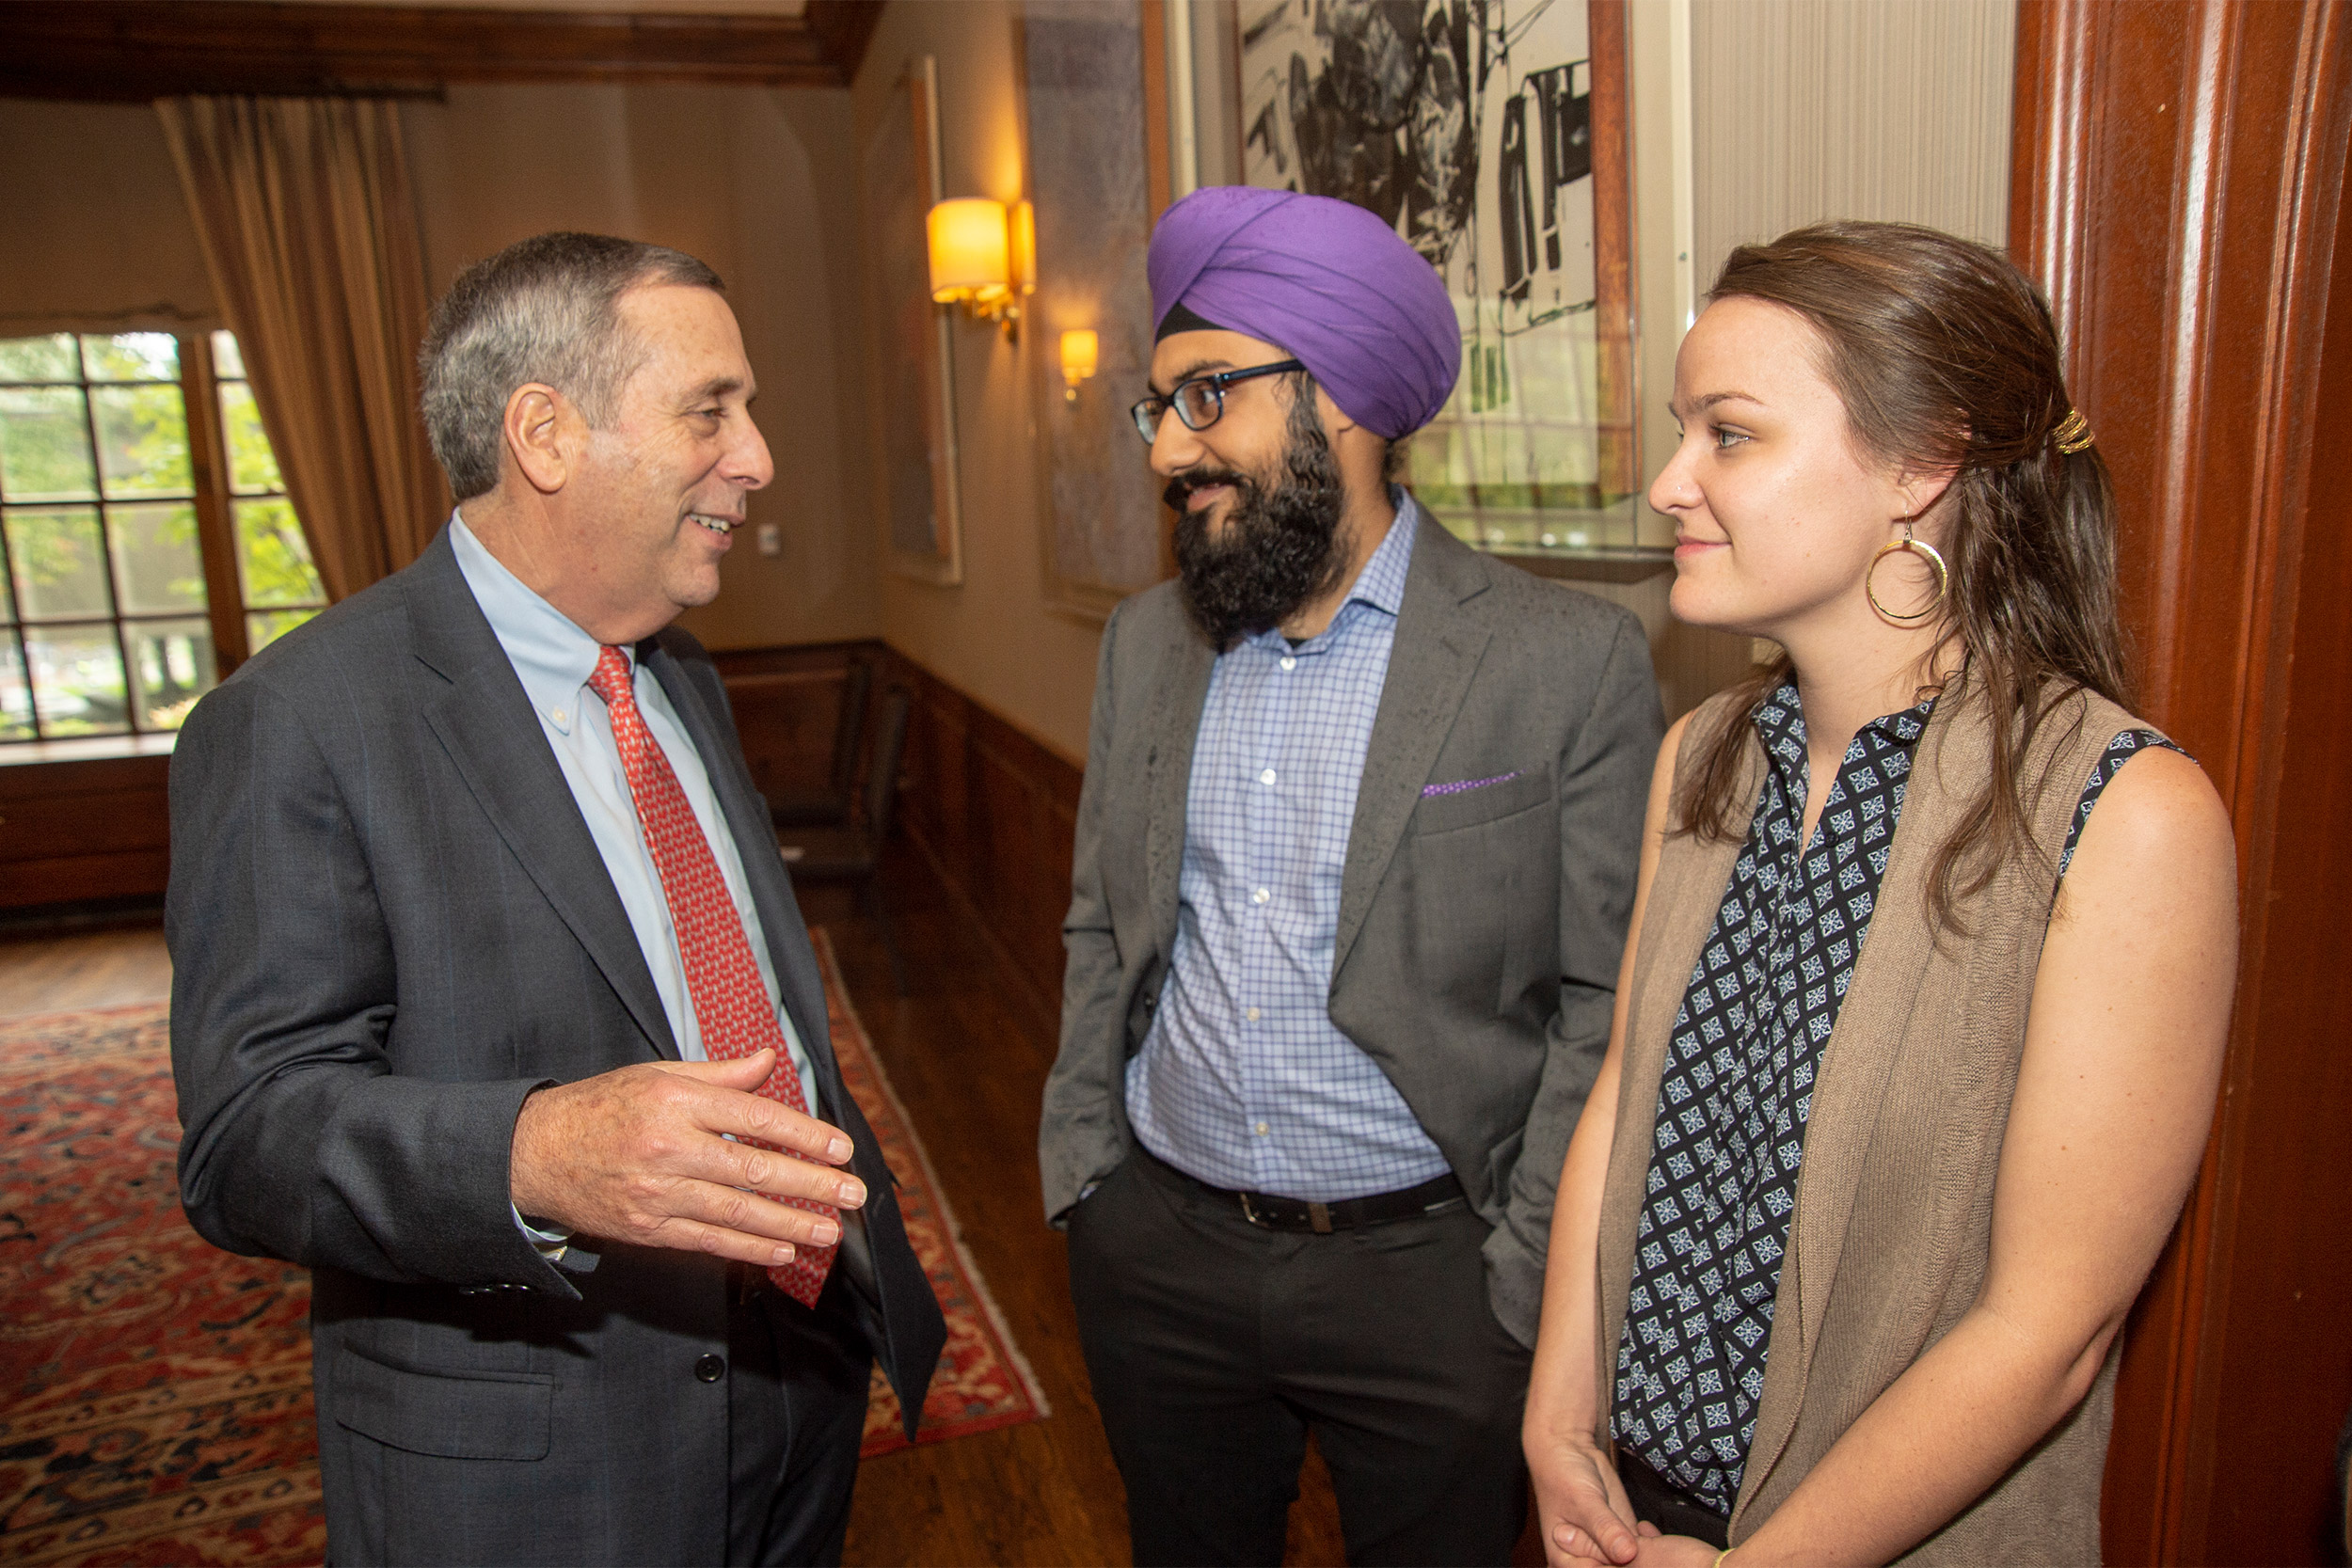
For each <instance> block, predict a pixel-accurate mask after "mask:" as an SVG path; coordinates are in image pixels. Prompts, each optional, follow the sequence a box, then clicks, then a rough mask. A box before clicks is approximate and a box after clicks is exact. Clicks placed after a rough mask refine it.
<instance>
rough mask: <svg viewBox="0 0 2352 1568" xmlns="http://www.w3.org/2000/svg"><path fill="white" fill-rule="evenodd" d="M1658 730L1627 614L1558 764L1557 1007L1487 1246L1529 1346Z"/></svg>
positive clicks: (1496, 1289) (1603, 1015)
mask: <svg viewBox="0 0 2352 1568" xmlns="http://www.w3.org/2000/svg"><path fill="white" fill-rule="evenodd" d="M1663 731H1664V721H1663V716H1662V715H1661V712H1660V710H1659V702H1658V682H1657V678H1656V676H1655V675H1654V674H1653V673H1652V672H1651V668H1650V657H1649V642H1648V640H1647V639H1646V638H1645V636H1644V635H1643V632H1642V627H1641V623H1640V622H1638V621H1636V620H1635V619H1634V618H1633V617H1632V616H1630V615H1628V616H1626V617H1624V619H1623V620H1622V621H1621V622H1620V624H1619V625H1618V627H1617V631H1616V636H1615V638H1614V640H1613V642H1612V643H1611V645H1610V649H1609V655H1608V658H1607V661H1606V663H1605V664H1604V665H1603V667H1602V671H1601V677H1600V680H1599V682H1598V684H1597V690H1596V694H1595V697H1594V701H1593V706H1592V709H1591V711H1590V712H1589V713H1587V714H1586V716H1585V718H1584V720H1583V721H1582V722H1581V724H1579V725H1578V726H1577V727H1576V730H1575V732H1574V733H1573V734H1572V735H1570V736H1568V737H1567V740H1566V744H1565V747H1564V748H1563V750H1562V752H1561V756H1560V763H1559V778H1560V917H1559V919H1560V1007H1559V1010H1558V1011H1557V1012H1555V1013H1554V1014H1553V1015H1552V1017H1551V1021H1550V1022H1549V1024H1548V1025H1547V1026H1546V1030H1545V1034H1546V1050H1545V1056H1544V1069H1543V1076H1542V1078H1541V1079H1540V1080H1539V1081H1538V1082H1537V1084H1536V1087H1535V1101H1534V1105H1533V1106H1532V1107H1531V1108H1530V1110H1529V1113H1528V1117H1527V1132H1526V1136H1525V1140H1524V1141H1523V1142H1522V1143H1521V1145H1520V1148H1519V1156H1518V1163H1517V1164H1515V1165H1514V1166H1513V1167H1512V1173H1511V1194H1510V1199H1509V1202H1508V1203H1507V1205H1506V1206H1505V1208H1504V1212H1503V1223H1502V1225H1501V1226H1500V1227H1497V1228H1496V1230H1495V1232H1494V1234H1493V1235H1491V1236H1489V1237H1488V1238H1487V1241H1486V1267H1487V1275H1488V1278H1489V1280H1490V1282H1491V1295H1492V1298H1493V1301H1494V1304H1495V1311H1496V1315H1497V1317H1498V1318H1499V1319H1500V1320H1501V1321H1502V1323H1503V1325H1504V1326H1505V1327H1506V1328H1508V1329H1510V1330H1511V1332H1512V1333H1513V1334H1514V1335H1515V1336H1516V1337H1517V1338H1518V1339H1519V1340H1520V1341H1521V1342H1522V1343H1525V1344H1528V1345H1531V1346H1532V1345H1533V1344H1534V1342H1535V1324H1536V1320H1537V1317H1538V1316H1539V1314H1540V1312H1541V1309H1542V1305H1543V1291H1544V1257H1545V1252H1546V1249H1547V1247H1548V1245H1549V1240H1550V1235H1551V1210H1552V1198H1553V1196H1554V1195H1555V1194H1556V1193H1557V1192H1558V1190H1559V1186H1560V1167H1561V1164H1562V1163H1563V1162H1564V1161H1565V1160H1566V1158H1567V1152H1568V1138H1569V1136H1570V1134H1571V1133H1573V1132H1575V1131H1576V1121H1577V1117H1579V1116H1581V1115H1582V1113H1583V1110H1584V1099H1585V1096H1586V1095H1587V1094H1589V1093H1590V1092H1591V1090H1592V1086H1593V1080H1594V1079H1595V1078H1597V1077H1598V1076H1599V1074H1600V1063H1601V1058H1602V1056H1603V1055H1604V1054H1605V1053H1607V1051H1608V1049H1609V1023H1610V1015H1611V1012H1612V1011H1613V1008H1614V1006H1615V1001H1616V987H1617V967H1618V964H1619V963H1620V961H1621V960H1622V959H1623V958H1624V957H1625V942H1626V935H1627V926H1628V924H1629V922H1630V921H1631V919H1632V915H1633V885H1634V880H1635V878H1636V875H1637V873H1638V872H1639V869H1640V863H1641V844H1642V814H1643V810H1644V807H1645V802H1646V801H1647V799H1648V793H1649V778H1650V769H1651V768H1652V766H1653V765H1654V764H1655V763H1656V761H1657V757H1658V744H1659V740H1660V738H1661V735H1662V734H1663Z"/></svg>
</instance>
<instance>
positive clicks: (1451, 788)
mask: <svg viewBox="0 0 2352 1568" xmlns="http://www.w3.org/2000/svg"><path fill="white" fill-rule="evenodd" d="M1518 776H1519V772H1518V768H1513V769H1511V771H1510V772H1508V773H1497V774H1496V775H1495V776H1494V777H1493V778H1491V779H1464V780H1462V781H1460V782H1459V783H1457V784H1428V785H1425V786H1423V788H1422V792H1421V798H1422V800H1428V799H1430V798H1431V797H1432V796H1437V795H1464V794H1467V793H1469V792H1470V790H1473V789H1484V788H1486V786H1487V785H1488V784H1509V783H1510V782H1511V781H1512V780H1513V779H1516V778H1518Z"/></svg>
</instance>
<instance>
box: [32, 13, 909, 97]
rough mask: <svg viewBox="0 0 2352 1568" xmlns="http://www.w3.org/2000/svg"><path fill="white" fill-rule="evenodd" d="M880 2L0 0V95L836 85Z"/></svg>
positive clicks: (848, 70)
mask: <svg viewBox="0 0 2352 1568" xmlns="http://www.w3.org/2000/svg"><path fill="white" fill-rule="evenodd" d="M881 11H882V4H881V0H809V4H808V7H807V8H806V10H805V11H804V12H803V14H802V15H800V16H796V17H785V16H775V17H767V16H741V15H678V14H675V13H670V12H629V11H625V10H615V11H546V10H476V9H470V8H466V9H458V8H438V7H432V6H373V5H370V6H347V5H321V4H315V3H304V0H266V3H263V0H11V3H9V4H5V5H0V96H5V97H15V98H70V99H83V100H98V101H103V102H110V103H144V102H146V101H147V100H150V99H154V98H168V97H175V96H178V95H180V94H183V93H249V94H254V95H259V96H288V97H302V96H321V95H325V96H352V95H376V94H383V95H389V96H414V95H418V94H429V93H435V92H437V91H439V90H440V89H441V88H442V87H446V86H447V85H448V84H450V83H452V82H688V83H701V84H705V85H711V84H720V85H730V86H737V87H847V86H849V84H850V78H851V77H853V76H854V75H856V73H857V68H858V63H859V62H860V61H861V60H862V59H864V58H865V55H866V43H867V41H868V40H870V39H871V38H872V37H873V33H874V26H875V24H876V22H877V21H879V19H880V14H881Z"/></svg>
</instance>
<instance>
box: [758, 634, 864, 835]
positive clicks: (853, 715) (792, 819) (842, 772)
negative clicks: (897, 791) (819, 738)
mask: <svg viewBox="0 0 2352 1568" xmlns="http://www.w3.org/2000/svg"><path fill="white" fill-rule="evenodd" d="M873 685H874V667H873V666H872V665H871V664H868V663H866V661H865V660H864V659H862V658H860V659H851V660H850V667H849V668H848V669H847V670H845V671H844V672H842V676H841V713H840V717H839V718H838V719H837V720H836V721H834V728H833V769H832V774H831V777H830V778H829V779H828V780H827V781H826V786H825V788H823V789H821V790H819V791H818V792H817V793H815V794H811V795H787V796H785V797H783V798H781V799H779V800H771V801H770V802H769V803H768V811H769V815H770V816H772V817H774V818H775V823H776V826H777V827H779V828H787V827H839V826H842V825H844V824H846V823H847V822H848V821H849V820H850V808H851V806H852V805H853V804H854V803H855V801H856V800H857V763H858V752H860V751H861V750H862V749H863V742H864V741H865V739H866V697H867V695H868V694H869V693H870V692H871V691H872V689H873Z"/></svg>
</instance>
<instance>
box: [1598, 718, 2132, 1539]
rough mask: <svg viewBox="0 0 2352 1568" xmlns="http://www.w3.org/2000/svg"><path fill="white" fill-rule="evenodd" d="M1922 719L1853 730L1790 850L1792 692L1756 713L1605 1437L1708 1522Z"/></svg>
mask: <svg viewBox="0 0 2352 1568" xmlns="http://www.w3.org/2000/svg"><path fill="white" fill-rule="evenodd" d="M1934 706H1935V704H1934V700H1933V699H1932V698H1931V699H1929V700H1928V701H1926V702H1923V703H1921V704H1920V705H1918V706H1916V707H1912V708H1906V709H1904V710H1903V711H1901V712H1899V713H1890V714H1887V715H1886V716H1884V717H1883V718H1881V719H1876V720H1873V721H1871V722H1869V723H1867V724H1866V725H1864V726H1863V727H1862V729H1861V731H1860V732H1859V733H1858V734H1856V735H1855V736H1854V738H1853V743H1852V744H1851V746H1849V747H1848V748H1847V749H1846V755H1845V757H1844V759H1843V761H1842V762H1841V763H1840V765H1839V768H1838V772H1837V778H1836V782H1835V783H1833V784H1831V785H1830V792H1829V799H1828V800H1826V801H1825V802H1824V803H1823V804H1822V807H1821V816H1820V822H1819V823H1817V824H1816V825H1815V828H1814V832H1813V837H1812V840H1811V842H1810V843H1807V844H1804V845H1802V846H1801V845H1800V844H1799V843H1798V837H1799V833H1800V832H1801V831H1802V828H1803V824H1804V796H1805V784H1806V779H1805V750H1804V748H1805V735H1804V712H1803V710H1802V708H1801V706H1800V705H1799V701H1798V696H1797V688H1796V684H1795V683H1794V682H1793V681H1791V682H1788V683H1786V684H1784V685H1783V686H1782V687H1781V688H1780V689H1778V690H1777V691H1774V692H1773V693H1772V695H1771V696H1769V697H1767V698H1765V700H1764V701H1763V702H1762V703H1761V704H1759V705H1757V706H1756V711H1755V714H1754V715H1753V718H1754V721H1755V724H1756V734H1757V736H1759V738H1760V739H1761V740H1762V741H1763V745H1764V754H1765V758H1766V762H1767V767H1766V769H1765V777H1764V787H1763V793H1762V796H1761V798H1760V799H1759V800H1757V802H1756V816H1755V818H1754V820H1753V821H1752V823H1751V824H1750V826H1749V829H1748V841H1747V844H1746V846H1745V847H1743V848H1742V849H1741V851H1740V859H1739V861H1738V863H1736V864H1735V865H1734V866H1733V867H1732V872H1731V881H1730V883H1729V885H1728V886H1727V887H1726V888H1725V889H1724V901H1723V907H1722V909H1721V910H1720V911H1718V912H1717V914H1716V916H1715V925H1714V928H1713V929H1712V930H1711V931H1709V932H1708V938H1707V942H1706V944H1705V945H1704V946H1703V947H1702V948H1701V950H1700V954H1699V961H1698V964H1697V967H1696V968H1694V969H1693V970H1692V974H1691V984H1690V988H1689V990H1687V991H1685V992H1684V995H1683V1002H1682V1009H1681V1011H1680V1012H1679V1013H1677V1015H1676V1018H1675V1022H1674V1030H1673V1034H1672V1036H1671V1038H1670V1041H1669V1044H1668V1046H1667V1051H1666V1063H1665V1070H1664V1074H1663V1076H1662V1077H1661V1080H1660V1083H1659V1089H1658V1130H1657V1133H1656V1137H1655V1142H1654V1144H1653V1146H1652V1149H1651V1154H1650V1167H1649V1181H1648V1195H1647V1196H1646V1198H1645V1201H1644V1203H1643V1206H1642V1217H1641V1221H1640V1224H1639V1226H1638V1227H1637V1228H1636V1230H1635V1233H1634V1271H1633V1290H1632V1295H1631V1298H1630V1300H1629V1305H1628V1308H1627V1312H1626V1319H1625V1333H1624V1335H1623V1337H1622V1338H1620V1339H1619V1340H1618V1342H1617V1377H1616V1390H1615V1394H1616V1397H1615V1402H1614V1403H1615V1414H1614V1418H1613V1427H1614V1432H1615V1436H1616V1438H1617V1440H1618V1441H1619V1442H1621V1443H1625V1444H1628V1445H1629V1446H1630V1447H1631V1448H1632V1449H1634V1450H1635V1451H1636V1452H1638V1453H1639V1454H1641V1456H1642V1457H1643V1458H1644V1459H1645V1460H1646V1461H1647V1462H1648V1463H1649V1465H1650V1466H1651V1467H1652V1468H1653V1469H1655V1470H1656V1471H1657V1472H1658V1473H1659V1474H1660V1475H1661V1476H1662V1477H1664V1478H1665V1479H1667V1480H1668V1481H1673V1482H1675V1483H1676V1484H1677V1485H1679V1486H1681V1487H1682V1488H1684V1489H1685V1490H1686V1491H1688V1492H1691V1493H1692V1494H1693V1495H1695V1496H1696V1497H1698V1498H1699V1499H1700V1500H1701V1501H1703V1502H1705V1503H1706V1504H1707V1505H1708V1506H1709V1507H1711V1508H1713V1509H1714V1510H1716V1511H1717V1512H1718V1513H1725V1514H1728V1513H1730V1512H1731V1505H1732V1503H1733V1501H1734V1499H1735V1498H1737V1497H1738V1496H1739V1493H1740V1476H1741V1474H1742V1472H1743V1471H1744V1470H1745V1468H1746V1465H1747V1456H1748V1447H1749V1444H1750V1443H1751V1442H1752V1441H1753V1440H1754V1438H1755V1435H1756V1402H1757V1400H1758V1398H1759V1397H1760V1396H1761V1395H1762V1393H1763V1389H1764V1355H1765V1350H1766V1347H1767V1345H1768V1344H1769V1342H1770V1340H1771V1338H1772V1299H1773V1296H1774V1294H1775V1293H1776V1292H1777V1291H1778V1290H1779V1289H1780V1263H1781V1254H1782V1252H1783V1251H1784V1250H1785V1249H1786V1247H1787V1246H1788V1227H1789V1222H1790V1220H1791V1218H1792V1216H1793V1215H1794V1213H1795V1212H1796V1207H1797V1176H1798V1172H1799V1171H1800V1170H1801V1169H1802V1168H1803V1166H1804V1134H1805V1124H1806V1121H1807V1118H1808V1117H1809V1115H1810V1113H1811V1111H1812V1108H1813V1082H1814V1077H1815V1075H1816V1074H1817V1072H1818V1071H1819V1070H1820V1060H1821V1051H1822V1048H1823V1047H1824V1046H1825V1045H1827V1044H1828V1042H1829V1037H1830V1031H1831V1030H1832V1029H1833V1028H1834V1027H1836V1022H1837V1011H1838V1008H1839V1006H1841V1005H1842V1004H1843V1002H1844V1001H1845V996H1846V988H1847V986H1848V985H1849V984H1850V983H1851V981H1852V979H1853V971H1854V964H1855V963H1856V962H1857V961H1858V960H1859V958H1861V955H1862V943H1863V940H1864V938H1865V937H1866V936H1867V934H1868V932H1869V928H1870V913H1871V910H1872V908H1873V906H1874V905H1875V903H1876V901H1877V898H1878V891H1879V884H1880V882H1881V881H1882V880H1883V879H1884V877H1885V875H1886V862H1887V858H1888V855H1889V853H1890V852H1891V851H1892V849H1893V847H1894V841H1895V824H1896V820H1897V818H1898V817H1899V816H1901V814H1902V806H1903V786H1904V784H1905V782H1906V780H1907V779H1908V777H1909V775H1910V772H1911V759H1912V752H1913V750H1914V749H1915V747H1916V746H1917V744H1918V740H1919V736H1920V735H1921V734H1922V733H1923V732H1924V731H1925V730H1926V728H1927V722H1928V717H1929V715H1930V714H1931V712H1933V710H1934ZM2151 744H2153V745H2161V746H2168V747H2169V746H2171V742H2169V741H2168V740H2165V739H2164V738H2163V737H2162V736H2158V735H2156V734H2155V733H2154V732H2153V731H2151V730H2125V731H2123V732H2122V733H2121V734H2119V735H2117V736H2115V738H2114V739H2113V740H2111V741H2110V742H2109V743H2108V744H2107V746H2106V750H2105V751H2104V752H2102V753H2101V755H2100V758H2099V761H2098V764H2097V766H2095V767H2094V768H2092V769H2091V772H2090V782H2089V783H2088V784H2086V785H2085V786H2084V789H2083V793H2082V798H2081V800H2080V802H2079V804H2078V806H2077V807H2076V810H2075V813H2074V825H2073V827H2072V828H2071V829H2070V830H2069V832H2068V833H2067V838H2066V847H2065V850H2064V852H2063V853H2062V854H2061V856H2060V858H2059V861H2058V874H2059V875H2060V876H2064V875H2065V872H2066V867H2067V865H2068V864H2069V863H2071V862H2072V861H2073V859H2074V843H2075V840H2076V839H2077V838H2078V837H2079V836H2080V835H2081V832H2082V826H2083V823H2084V822H2085V821H2086V820H2087V819H2088V818H2089V817H2090V808H2091V806H2092V804H2093V803H2094V802H2095V801H2096V800H2098V797H2099V794H2100V792H2101V791H2102V790H2104V789H2105V788H2106V785H2107V783H2108V781H2109V780H2111V779H2112V778H2113V777H2114V776H2115V773H2116V771H2117V769H2118V768H2121V767H2122V764H2123V763H2124V762H2125V761H2126V760H2127V759H2128V758H2129V757H2130V756H2131V754H2132V753H2133V752H2137V751H2138V750H2140V749H2141V748H2142V747H2144V746H2148V745H2151ZM2172 749H2173V750H2176V751H2177V750H2178V749H2179V748H2177V747H2173V748H2172Z"/></svg>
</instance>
